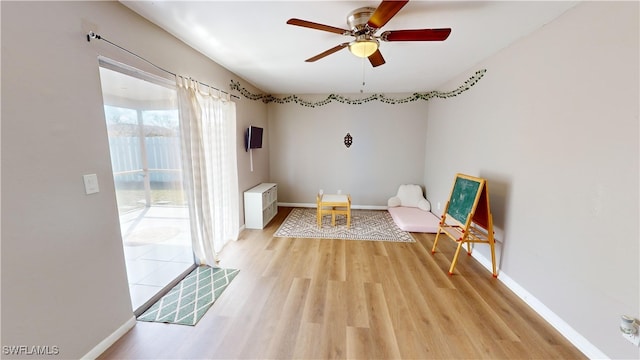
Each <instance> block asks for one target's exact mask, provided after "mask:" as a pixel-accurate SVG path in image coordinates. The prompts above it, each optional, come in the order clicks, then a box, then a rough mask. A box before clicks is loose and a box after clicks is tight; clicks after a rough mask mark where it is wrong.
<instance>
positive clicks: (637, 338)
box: [621, 333, 640, 346]
mask: <svg viewBox="0 0 640 360" xmlns="http://www.w3.org/2000/svg"><path fill="white" fill-rule="evenodd" d="M621 334H622V337H623V338H625V339H627V340H629V342H630V343H632V344H633V345H635V346H640V335H638V334H637V333H636V334H625V333H621Z"/></svg>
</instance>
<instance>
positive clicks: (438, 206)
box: [438, 201, 440, 210]
mask: <svg viewBox="0 0 640 360" xmlns="http://www.w3.org/2000/svg"><path fill="white" fill-rule="evenodd" d="M438 210H440V201H438Z"/></svg>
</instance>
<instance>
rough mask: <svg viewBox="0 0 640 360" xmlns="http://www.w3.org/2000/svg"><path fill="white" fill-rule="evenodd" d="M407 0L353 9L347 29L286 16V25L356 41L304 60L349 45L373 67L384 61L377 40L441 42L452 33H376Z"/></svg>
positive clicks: (320, 56)
mask: <svg viewBox="0 0 640 360" xmlns="http://www.w3.org/2000/svg"><path fill="white" fill-rule="evenodd" d="M408 2H409V0H401V1H396V0H383V1H382V2H381V3H380V5H378V7H377V8H374V7H362V8H358V9H356V10H353V11H352V12H351V13H349V15H348V16H347V25H349V29H350V30H347V29H342V28H338V27H334V26H330V25H324V24H319V23H315V22H311V21H307V20H301V19H289V20H288V21H287V24H289V25H296V26H301V27H306V28H310V29H315V30H321V31H328V32H332V33H335V34H339V35H343V36H353V37H355V40H353V41H351V42H345V43H342V44H340V45H337V46H334V47H333V48H331V49H329V50H326V51H324V52H322V53H320V54H318V55H316V56H313V57H311V58H309V59H307V60H305V61H306V62H314V61H317V60H320V59H322V58H324V57H325V56H328V55H331V54H333V53H335V52H338V51H340V50H342V49H344V48H345V47H348V48H349V51H350V52H351V53H352V54H353V55H355V56H357V57H360V58H368V59H369V62H370V63H371V65H372V66H373V67H376V66H380V65H383V64H384V63H385V60H384V57H383V56H382V53H380V40H382V41H386V42H392V41H444V40H446V39H447V38H448V37H449V34H450V33H451V29H449V28H445V29H413V30H391V31H385V32H383V33H382V34H381V35H380V36H377V35H376V32H377V31H378V30H379V29H380V28H382V27H383V26H384V25H385V24H386V23H387V22H388V21H389V20H391V18H393V17H394V16H395V15H396V14H397V13H398V11H400V9H402V7H404V6H405V5H406V4H407V3H408Z"/></svg>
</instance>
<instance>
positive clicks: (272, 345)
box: [100, 208, 586, 359]
mask: <svg viewBox="0 0 640 360" xmlns="http://www.w3.org/2000/svg"><path fill="white" fill-rule="evenodd" d="M290 211H291V208H280V209H279V213H278V215H277V216H276V218H275V219H274V220H273V221H272V222H271V223H270V224H269V225H268V227H267V228H265V229H264V230H245V231H243V232H242V234H241V235H240V239H239V240H238V241H236V242H232V243H230V244H228V245H227V246H226V247H225V249H224V250H223V251H222V253H221V254H220V256H221V258H222V260H221V262H220V266H221V267H226V268H236V269H240V273H239V274H238V276H237V277H236V278H235V280H234V281H233V282H232V283H231V285H229V287H228V288H227V289H226V290H225V292H224V293H223V294H222V296H221V297H220V298H219V299H218V300H217V301H216V303H215V304H214V305H213V306H212V307H211V309H209V311H208V312H207V313H206V314H205V316H204V317H203V318H202V319H201V320H200V322H199V323H198V324H197V325H196V326H185V325H167V324H159V323H147V322H138V323H137V325H136V326H135V327H134V328H133V329H132V330H131V331H129V332H128V333H127V334H126V335H125V336H124V337H122V338H121V339H120V340H118V342H116V343H115V344H114V345H113V346H112V347H111V348H109V349H108V350H107V351H106V352H105V353H104V354H102V356H101V357H100V359H143V358H144V359H151V358H153V359H185V358H188V359H203V358H205V359H216V358H219V359H263V358H269V359H276V358H277V359H290V358H296V359H345V358H348V359H357V358H361V359H400V358H404V359H463V358H464V359H516V358H517V359H521V358H537V359H585V358H586V357H585V356H584V355H583V354H582V353H581V352H580V351H579V350H577V349H576V348H575V347H574V346H573V345H571V344H570V343H569V342H568V341H567V340H566V339H565V338H564V337H562V336H561V335H560V334H559V333H558V332H557V331H556V330H555V329H553V328H552V327H551V326H550V325H549V324H547V323H546V322H545V321H544V320H543V319H542V318H541V317H540V316H538V315H537V314H536V313H535V312H533V311H532V310H531V309H530V308H529V307H528V306H527V305H526V304H525V303H524V302H523V301H521V300H520V299H519V298H518V297H516V296H515V295H514V294H513V293H512V292H511V291H510V290H509V289H507V288H506V287H505V286H504V285H503V284H502V283H501V282H499V281H498V280H496V279H494V278H492V276H491V273H490V272H489V271H487V270H486V269H485V268H483V267H482V266H481V265H480V264H479V263H478V262H477V261H476V260H475V259H473V258H472V257H469V256H461V257H460V259H459V260H458V264H457V266H456V271H455V274H454V275H453V276H449V275H448V274H447V271H448V269H449V265H450V261H451V258H452V256H453V252H454V250H455V248H454V243H453V242H452V241H449V240H448V239H443V241H442V242H439V243H438V252H437V253H436V254H435V255H432V254H431V251H430V250H431V246H432V245H433V239H434V235H432V234H415V233H414V234H413V236H414V238H415V239H416V243H393V242H374V241H355V240H322V239H298V238H276V237H273V233H274V232H275V231H276V230H277V229H278V227H279V226H280V224H281V223H282V221H283V220H284V218H285V217H286V215H287V214H288V213H289V212H290Z"/></svg>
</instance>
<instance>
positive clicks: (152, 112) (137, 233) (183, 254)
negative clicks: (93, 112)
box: [100, 63, 194, 313]
mask: <svg viewBox="0 0 640 360" xmlns="http://www.w3.org/2000/svg"><path fill="white" fill-rule="evenodd" d="M101 65H103V64H102V63H101ZM111 68H112V67H111ZM116 70H117V69H116ZM125 72H126V71H124V72H120V71H115V70H113V69H110V68H105V67H101V68H100V77H101V82H102V90H103V97H104V104H105V106H104V111H105V119H106V122H107V130H108V136H109V147H110V153H111V163H112V169H113V178H114V183H115V187H116V197H117V203H118V213H119V216H120V228H121V232H122V240H123V247H124V252H125V258H126V265H127V276H128V279H129V289H130V292H131V303H132V306H133V309H134V310H137V311H136V313H138V312H140V311H142V310H144V308H145V307H146V306H148V305H150V304H151V303H153V301H154V300H155V299H156V298H157V297H159V294H160V293H161V292H163V290H166V288H168V287H170V286H172V284H173V283H175V282H176V280H177V279H179V278H181V277H182V275H183V274H185V273H187V272H188V271H189V270H190V269H192V268H193V266H194V260H193V251H192V249H191V233H190V225H189V211H188V207H187V204H186V202H185V197H184V194H183V188H182V170H181V169H182V166H181V161H180V123H179V117H178V109H177V103H176V91H175V87H174V88H172V87H171V84H170V83H169V82H165V83H163V81H161V79H156V78H155V77H152V76H151V75H149V78H145V76H143V75H144V74H142V73H141V72H136V73H135V75H136V76H132V74H131V73H130V72H129V73H125Z"/></svg>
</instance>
